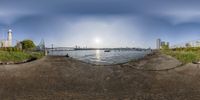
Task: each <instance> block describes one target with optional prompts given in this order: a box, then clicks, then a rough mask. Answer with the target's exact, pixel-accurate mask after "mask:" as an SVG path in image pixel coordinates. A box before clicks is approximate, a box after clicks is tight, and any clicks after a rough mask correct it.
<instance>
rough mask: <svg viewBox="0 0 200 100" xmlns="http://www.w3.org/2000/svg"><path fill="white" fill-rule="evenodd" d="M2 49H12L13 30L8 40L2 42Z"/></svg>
mask: <svg viewBox="0 0 200 100" xmlns="http://www.w3.org/2000/svg"><path fill="white" fill-rule="evenodd" d="M0 44H1V47H12V30H11V29H9V30H8V33H7V39H3V40H2V41H0Z"/></svg>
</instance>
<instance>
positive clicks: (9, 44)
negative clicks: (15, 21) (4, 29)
mask: <svg viewBox="0 0 200 100" xmlns="http://www.w3.org/2000/svg"><path fill="white" fill-rule="evenodd" d="M7 43H8V44H7V47H11V46H12V30H11V29H9V30H8V38H7Z"/></svg>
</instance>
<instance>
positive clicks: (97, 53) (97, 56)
mask: <svg viewBox="0 0 200 100" xmlns="http://www.w3.org/2000/svg"><path fill="white" fill-rule="evenodd" d="M100 57H101V56H100V50H96V58H97V60H100Z"/></svg>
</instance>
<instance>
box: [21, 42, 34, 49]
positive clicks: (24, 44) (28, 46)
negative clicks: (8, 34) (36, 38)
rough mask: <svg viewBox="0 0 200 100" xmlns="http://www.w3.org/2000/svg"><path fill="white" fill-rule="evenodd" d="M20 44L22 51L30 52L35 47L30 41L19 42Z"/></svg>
mask: <svg viewBox="0 0 200 100" xmlns="http://www.w3.org/2000/svg"><path fill="white" fill-rule="evenodd" d="M21 44H22V49H23V50H31V49H34V48H35V47H36V46H35V44H34V42H33V41H32V40H23V41H21Z"/></svg>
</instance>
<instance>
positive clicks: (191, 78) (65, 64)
mask: <svg viewBox="0 0 200 100" xmlns="http://www.w3.org/2000/svg"><path fill="white" fill-rule="evenodd" d="M166 62H167V63H166ZM180 64H181V63H180V62H179V61H177V60H176V59H174V58H171V57H167V56H166V55H160V54H155V55H152V56H149V57H145V58H144V59H141V60H139V61H137V62H136V61H132V62H129V63H127V64H120V65H111V66H95V65H90V64H87V63H83V62H80V61H77V60H74V59H71V58H66V57H59V56H57V57H55V56H54V57H52V56H46V57H44V58H42V59H40V60H36V61H33V62H29V63H25V64H17V65H1V66H0V100H199V98H200V68H198V67H197V65H194V64H187V65H183V66H180ZM159 65H161V66H159ZM177 66H178V67H177ZM165 69H166V70H165Z"/></svg>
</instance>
